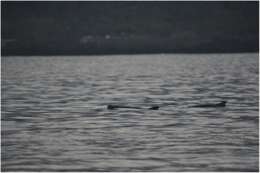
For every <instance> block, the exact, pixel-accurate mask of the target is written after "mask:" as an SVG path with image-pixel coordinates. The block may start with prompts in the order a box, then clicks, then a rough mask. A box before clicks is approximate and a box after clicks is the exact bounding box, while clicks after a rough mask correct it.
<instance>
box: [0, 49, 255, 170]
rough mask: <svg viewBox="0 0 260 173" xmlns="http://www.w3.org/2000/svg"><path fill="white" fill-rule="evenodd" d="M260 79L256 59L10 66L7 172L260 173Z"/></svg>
mask: <svg viewBox="0 0 260 173" xmlns="http://www.w3.org/2000/svg"><path fill="white" fill-rule="evenodd" d="M258 80H259V59H258V54H257V53H237V54H151V55H148V54H147V55H146V54H143V55H95V56H94V55H93V56H8V57H2V59H1V164H2V165H1V169H2V171H113V172H117V171H157V172H159V171H168V172H172V171H258V170H259V166H258V163H259V108H258V106H259V95H258V93H259V86H258ZM223 100H224V101H227V104H226V107H213V108H193V107H192V106H193V105H196V104H204V103H218V102H220V101H223ZM109 104H113V105H125V106H137V107H141V108H142V109H127V108H126V109H113V110H108V109H107V105H109ZM154 105H158V106H159V107H160V108H159V110H149V109H147V108H149V107H151V106H154Z"/></svg>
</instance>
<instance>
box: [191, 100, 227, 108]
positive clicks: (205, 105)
mask: <svg viewBox="0 0 260 173" xmlns="http://www.w3.org/2000/svg"><path fill="white" fill-rule="evenodd" d="M226 103H227V102H226V101H221V102H220V103H217V104H199V105H195V106H192V107H194V108H215V107H225V106H226Z"/></svg>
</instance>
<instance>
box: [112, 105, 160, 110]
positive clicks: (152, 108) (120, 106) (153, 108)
mask: <svg viewBox="0 0 260 173" xmlns="http://www.w3.org/2000/svg"><path fill="white" fill-rule="evenodd" d="M119 108H126V109H144V108H141V107H136V106H122V105H107V109H110V110H113V109H119ZM148 109H150V110H158V109H159V106H151V107H149V108H148Z"/></svg>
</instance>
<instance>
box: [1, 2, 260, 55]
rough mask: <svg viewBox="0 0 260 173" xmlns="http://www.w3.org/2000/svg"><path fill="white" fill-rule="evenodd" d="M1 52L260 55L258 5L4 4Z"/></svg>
mask: <svg viewBox="0 0 260 173" xmlns="http://www.w3.org/2000/svg"><path fill="white" fill-rule="evenodd" d="M1 13H2V22H1V24H2V25H1V27H2V33H1V38H2V39H1V40H2V54H3V55H11V54H38V55H41V54H97V53H102V54H104V53H152V52H156V53H159V52H183V53H187V52H200V53H203V52H205V53H206V52H246V51H247V52H248V51H258V47H259V46H258V38H259V36H258V32H259V28H258V26H259V25H258V20H259V18H258V17H259V13H258V2H256V1H255V2H252V1H251V2H241V1H240V2H234V1H233V2H176V1H175V2H174V1H172V2H169V1H168V2H167V1H165V2H162V1H157V2H156V1H151V2H138V1H136V2H122V1H121V2H90V1H89V2H87V1H85V2H83V1H80V2H66V1H64V2H59V1H57V2H51V1H49V2H48V1H45V2H4V1H2V2H1Z"/></svg>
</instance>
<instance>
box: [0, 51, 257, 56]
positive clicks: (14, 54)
mask: <svg viewBox="0 0 260 173" xmlns="http://www.w3.org/2000/svg"><path fill="white" fill-rule="evenodd" d="M238 53H245V54H246V53H257V54H259V50H257V51H240V52H238V51H237V52H235V51H234V52H228V51H227V52H214V51H212V52H125V53H122V52H120V53H115V52H113V53H112V52H111V53H102V52H100V53H88V54H84V53H66V54H65V53H60V54H59V53H57V54H50V53H41V54H33V53H28V54H26V53H25V54H16V53H13V54H12V53H10V54H3V53H2V54H1V56H73V55H75V56H88V55H89V56H95V55H147V54H151V55H153V54H238Z"/></svg>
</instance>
